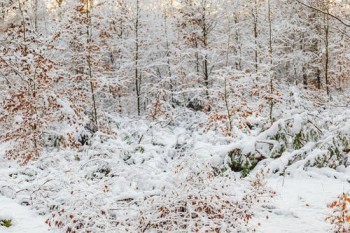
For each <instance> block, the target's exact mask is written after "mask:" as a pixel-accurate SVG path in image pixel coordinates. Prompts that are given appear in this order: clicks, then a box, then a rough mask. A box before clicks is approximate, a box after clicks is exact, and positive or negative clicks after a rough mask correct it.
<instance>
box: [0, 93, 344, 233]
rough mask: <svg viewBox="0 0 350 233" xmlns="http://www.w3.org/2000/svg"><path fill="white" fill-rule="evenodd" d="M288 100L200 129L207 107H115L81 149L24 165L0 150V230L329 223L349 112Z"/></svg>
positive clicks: (315, 226)
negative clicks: (166, 114) (127, 110)
mask: <svg viewBox="0 0 350 233" xmlns="http://www.w3.org/2000/svg"><path fill="white" fill-rule="evenodd" d="M294 93H297V91H296V90H294ZM295 96H298V95H295ZM295 96H294V97H293V98H296V97H295ZM298 101H300V103H297V104H296V105H298V106H299V107H296V108H294V107H295V106H294V107H290V108H291V110H284V111H283V113H281V114H280V116H281V118H280V119H279V120H276V121H275V122H274V123H273V124H272V125H269V124H266V125H268V127H265V126H264V127H265V128H264V127H262V126H260V125H259V123H256V126H257V127H256V128H252V130H251V131H250V132H249V134H247V133H244V132H242V131H239V129H236V130H237V132H238V133H237V134H236V135H239V136H235V137H230V136H223V135H222V134H220V133H219V132H216V131H213V130H209V131H208V130H205V129H203V127H201V125H202V124H203V122H205V121H206V120H207V118H206V115H205V114H203V113H199V112H192V111H189V110H184V111H183V112H182V113H181V114H179V119H181V120H178V121H175V123H169V122H161V121H158V122H153V121H148V120H140V119H128V118H121V117H118V116H117V115H115V116H110V119H111V120H112V121H113V122H111V125H110V126H111V128H112V130H113V131H115V132H117V133H116V134H115V135H105V134H103V133H96V134H95V135H94V136H93V137H92V138H91V139H90V143H89V145H85V146H84V147H82V148H81V149H79V150H72V149H64V148H56V147H47V148H46V152H45V153H43V155H42V156H41V157H40V158H39V159H38V160H34V161H30V162H29V163H28V164H27V165H25V166H20V165H18V164H17V163H16V162H14V161H8V160H6V159H5V157H4V156H3V155H1V156H2V160H1V163H0V164H1V169H0V173H1V174H0V187H1V189H0V194H1V198H0V210H1V211H0V219H1V218H5V219H7V218H8V219H11V220H12V222H13V226H12V227H9V228H5V227H1V228H0V230H1V231H2V232H33V233H34V232H35V233H36V232H46V231H47V230H48V227H49V228H50V231H53V232H56V231H57V232H64V231H67V232H69V230H68V229H72V228H74V227H77V229H79V230H81V231H82V232H83V231H88V230H91V231H92V232H126V231H129V232H130V231H131V232H143V231H144V232H153V231H152V229H163V230H165V231H166V230H167V229H172V231H173V232H181V224H193V228H191V229H192V230H193V229H200V230H199V231H200V232H202V231H201V229H209V232H211V231H215V230H213V229H215V227H214V228H211V227H213V226H220V230H222V231H224V230H225V229H226V230H227V231H228V232H234V231H238V232H250V231H254V230H256V231H257V232H266V233H268V232H295V233H296V232H332V226H331V224H330V223H329V222H327V221H326V218H327V216H330V215H331V209H330V208H328V207H327V205H328V204H330V203H331V202H332V201H334V200H336V198H337V197H338V196H339V195H341V194H342V193H343V192H344V193H346V192H348V191H349V190H350V183H349V181H350V169H349V168H347V166H348V163H349V161H348V157H349V152H348V151H347V150H348V149H349V145H350V144H349V139H350V137H349V134H350V118H349V113H350V112H349V110H348V109H347V108H344V107H339V106H334V104H335V102H329V103H328V104H327V105H323V106H322V107H320V108H313V109H311V110H309V109H308V106H311V105H308V104H310V102H307V101H302V100H301V99H299V100H297V99H294V104H295V102H298ZM337 103H338V104H344V103H341V102H340V101H337ZM282 114H283V115H282ZM251 121H252V122H254V119H251ZM262 121H263V120H262ZM255 122H258V121H256V120H255ZM266 122H268V121H266ZM6 146H7V145H6V144H2V145H1V148H2V149H1V150H0V151H2V152H3V151H5V149H4V148H6ZM256 163H257V165H256ZM255 165H256V166H255ZM216 197H217V199H216V200H215V198H216ZM194 200H195V201H194ZM198 200H202V201H198ZM206 201H208V203H206ZM226 201H228V202H226ZM183 203H186V204H183ZM225 203H232V205H230V207H228V208H226V207H223V206H221V205H223V204H225ZM208 206H211V207H210V208H213V209H212V211H213V213H214V212H215V211H219V212H220V211H223V212H222V214H223V215H220V213H221V212H220V213H219V212H218V213H215V216H220V217H217V218H213V216H211V215H210V214H211V212H210V211H209V210H206V209H205V208H209V207H208ZM162 208H163V209H162ZM172 208H173V209H172ZM181 208H183V209H182V210H181V211H179V209H181ZM200 208H202V209H200ZM164 209H165V210H164ZM202 210H204V211H202ZM238 210H241V211H238ZM182 212H184V213H187V212H188V213H190V214H193V213H196V214H198V215H201V214H202V216H201V220H200V221H197V220H198V219H197V218H196V217H193V216H192V215H189V216H192V217H191V218H190V220H188V221H189V222H188V221H187V220H186V216H185V217H184V216H183V215H181V214H182ZM192 212H193V213H192ZM203 213H205V214H203ZM228 213H229V214H228ZM196 216H197V215H196ZM187 217H188V216H187ZM176 218H178V219H177V220H174V219H176ZM226 218H232V219H231V220H227V219H226ZM162 221H165V222H167V223H164V222H162ZM172 221H173V222H172ZM45 222H46V224H45ZM205 223H208V224H207V225H205ZM78 224H81V225H78ZM157 224H158V225H157ZM167 224H169V225H167ZM200 224H204V225H200ZM210 229H211V230H210ZM193 231H194V230H193ZM78 232H79V231H78ZM203 232H204V231H203Z"/></svg>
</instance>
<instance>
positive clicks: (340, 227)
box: [326, 193, 350, 233]
mask: <svg viewBox="0 0 350 233" xmlns="http://www.w3.org/2000/svg"><path fill="white" fill-rule="evenodd" d="M349 203H350V196H349V194H347V193H343V194H342V195H340V196H339V197H338V198H337V200H335V201H333V202H332V203H331V204H329V205H328V208H330V209H331V213H330V215H329V216H328V217H327V218H326V221H328V222H330V223H331V224H332V226H333V230H334V231H333V232H335V233H346V232H350V212H349V211H350V206H349Z"/></svg>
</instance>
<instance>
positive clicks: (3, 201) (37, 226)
mask: <svg viewBox="0 0 350 233" xmlns="http://www.w3.org/2000/svg"><path fill="white" fill-rule="evenodd" d="M3 219H6V220H8V219H11V220H12V226H11V227H8V228H7V227H3V226H0V232H1V233H3V232H4V233H5V232H6V233H12V232H13V233H44V232H48V228H47V225H46V224H45V217H43V216H39V215H37V214H36V213H34V212H33V211H31V210H30V208H29V207H25V206H21V205H20V204H18V203H16V202H15V201H14V200H12V199H9V198H6V197H3V196H0V220H3Z"/></svg>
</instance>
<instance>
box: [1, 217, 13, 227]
mask: <svg viewBox="0 0 350 233" xmlns="http://www.w3.org/2000/svg"><path fill="white" fill-rule="evenodd" d="M0 225H1V226H4V227H11V226H12V220H11V219H0Z"/></svg>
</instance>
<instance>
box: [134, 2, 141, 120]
mask: <svg viewBox="0 0 350 233" xmlns="http://www.w3.org/2000/svg"><path fill="white" fill-rule="evenodd" d="M139 14H140V1H139V0H137V1H136V22H135V89H136V102H137V103H136V105H137V115H138V116H140V115H141V76H140V74H139V68H138V65H139V64H138V63H139Z"/></svg>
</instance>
